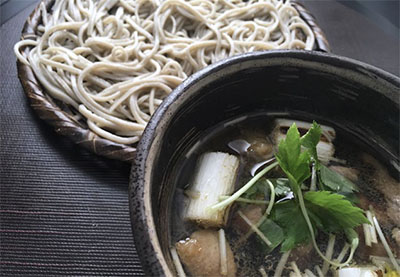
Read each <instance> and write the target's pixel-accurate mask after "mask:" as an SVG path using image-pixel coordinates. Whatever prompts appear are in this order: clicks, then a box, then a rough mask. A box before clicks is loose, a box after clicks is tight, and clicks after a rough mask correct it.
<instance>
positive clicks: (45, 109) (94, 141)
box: [17, 0, 330, 162]
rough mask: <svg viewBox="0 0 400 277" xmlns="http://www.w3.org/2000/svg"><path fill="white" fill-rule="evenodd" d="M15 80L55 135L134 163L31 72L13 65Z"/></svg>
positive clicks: (31, 30)
mask: <svg viewBox="0 0 400 277" xmlns="http://www.w3.org/2000/svg"><path fill="white" fill-rule="evenodd" d="M42 2H43V3H44V4H45V5H46V7H47V10H49V9H50V8H51V6H52V5H53V3H54V0H43V1H42ZM292 5H293V6H294V7H295V8H296V10H297V11H298V12H299V14H300V16H301V17H302V18H303V19H304V20H305V21H306V22H307V23H308V25H309V26H310V27H311V29H312V31H313V33H314V35H315V44H316V48H315V50H318V51H324V52H330V48H329V44H328V41H327V40H326V37H325V34H324V33H323V32H322V30H321V28H319V26H318V25H317V23H316V21H315V18H314V16H313V15H312V14H311V13H310V12H309V11H307V10H306V9H305V8H304V6H302V5H301V4H299V3H298V2H295V1H292ZM39 6H40V4H39V5H38V6H37V7H36V8H35V10H34V11H33V12H32V13H31V15H30V16H29V17H28V19H27V20H26V22H25V25H24V27H23V29H22V37H21V38H22V39H27V38H36V37H37V35H36V29H37V27H38V25H39V24H40V23H41V12H40V9H39ZM28 52H29V46H27V47H25V49H23V53H25V54H26V53H28ZM17 68H18V77H19V79H20V82H21V84H22V86H23V88H24V91H25V93H26V95H27V97H28V98H29V101H30V104H31V107H32V108H33V110H34V111H35V112H36V114H37V115H38V116H39V117H40V118H41V119H42V120H44V121H45V122H47V123H48V124H50V125H51V126H53V127H54V129H55V131H56V132H57V133H58V134H61V135H63V136H67V137H69V138H70V139H71V140H72V141H73V142H75V143H76V144H78V145H80V146H83V147H85V148H86V149H89V150H90V151H92V152H94V153H95V154H98V155H100V156H104V157H107V158H111V159H116V160H121V161H125V162H131V161H132V160H133V159H134V156H135V155H134V153H135V152H136V150H135V148H134V147H132V146H129V145H124V144H120V143H115V142H112V141H109V140H107V139H104V138H101V137H99V136H98V135H97V134H95V133H94V132H92V131H91V130H90V129H89V128H88V126H87V125H86V123H84V122H82V121H77V120H76V119H75V118H74V117H73V115H74V113H73V112H72V110H71V108H70V107H68V105H66V104H64V103H62V102H61V101H58V100H56V99H53V98H51V97H50V96H49V95H48V94H46V92H45V90H44V89H43V87H42V86H41V84H40V83H39V81H38V80H37V79H36V77H35V75H34V73H33V71H32V68H31V67H30V66H27V65H25V64H23V63H21V62H20V61H17Z"/></svg>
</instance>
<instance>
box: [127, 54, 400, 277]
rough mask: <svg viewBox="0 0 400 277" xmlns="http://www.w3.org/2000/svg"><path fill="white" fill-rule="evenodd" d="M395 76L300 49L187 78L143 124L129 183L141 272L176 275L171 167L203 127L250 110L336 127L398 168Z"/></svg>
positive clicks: (234, 61) (241, 59)
mask: <svg viewBox="0 0 400 277" xmlns="http://www.w3.org/2000/svg"><path fill="white" fill-rule="evenodd" d="M399 87H400V81H399V78H397V77H395V76H393V75H391V74H389V73H386V72H384V71H382V70H379V69H377V68H375V67H373V66H370V65H367V64H364V63H361V62H358V61H355V60H351V59H348V58H344V57H340V56H336V55H332V54H324V53H318V52H306V51H292V50H289V51H268V52H254V53H248V54H244V55H240V56H236V57H232V58H229V59H226V60H223V61H221V62H218V63H216V64H214V65H211V66H209V67H206V68H204V69H203V70H201V71H199V72H197V73H196V74H194V75H192V76H191V77H189V78H188V79H187V80H186V81H185V82H183V83H182V84H181V85H180V86H179V87H177V88H176V89H175V90H174V91H173V92H172V93H171V95H169V96H168V97H167V98H166V99H165V100H164V102H163V103H162V104H161V106H160V107H159V108H158V110H157V111H156V113H155V114H154V115H153V117H152V119H151V120H150V122H149V124H148V126H147V128H146V130H145V131H144V134H143V137H142V139H141V141H140V143H139V145H138V148H137V153H136V157H135V160H134V162H133V167H132V171H131V179H130V190H129V197H130V209H131V222H132V228H133V235H134V239H135V245H136V248H137V251H138V253H139V255H140V259H141V261H142V265H143V268H144V270H145V273H146V274H147V275H151V276H161V275H166V276H173V275H176V273H175V269H174V266H173V264H172V260H171V257H170V254H169V245H170V242H169V234H170V231H169V228H168V222H169V218H170V211H171V201H172V196H173V192H174V189H175V188H174V185H173V182H171V181H170V180H173V178H174V176H175V175H176V174H177V172H176V171H177V169H176V165H177V164H178V163H179V161H180V159H182V157H183V156H184V155H185V152H186V151H188V149H190V147H191V146H193V145H194V144H195V143H196V141H198V139H199V138H200V137H201V136H202V135H203V134H204V133H205V132H207V130H209V129H210V128H212V127H213V126H215V125H216V124H218V123H221V122H224V121H227V120H232V119H235V118H240V117H241V116H243V115H246V114H249V113H254V112H261V113H262V112H269V113H278V114H279V113H283V114H291V115H296V116H298V117H300V118H310V119H315V120H317V121H318V122H327V123H329V124H331V125H333V126H338V128H341V129H342V130H344V132H346V133H348V134H350V135H351V136H352V137H353V138H356V139H357V140H358V141H359V143H360V144H362V145H364V146H366V147H369V149H371V151H372V152H376V153H377V155H379V156H380V157H382V158H383V161H384V162H385V163H386V164H387V165H388V166H389V167H390V168H391V169H392V170H395V169H396V166H397V168H398V164H399V126H400V124H399Z"/></svg>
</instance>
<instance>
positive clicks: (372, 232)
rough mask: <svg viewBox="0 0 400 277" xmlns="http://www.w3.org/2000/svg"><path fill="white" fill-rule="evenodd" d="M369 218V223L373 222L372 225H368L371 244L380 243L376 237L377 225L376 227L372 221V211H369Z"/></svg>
mask: <svg viewBox="0 0 400 277" xmlns="http://www.w3.org/2000/svg"><path fill="white" fill-rule="evenodd" d="M366 214H367V218H368V220H369V222H371V225H370V224H368V227H369V230H370V238H371V242H372V243H378V237H377V235H376V231H375V225H374V221H373V219H372V213H371V211H367V212H366Z"/></svg>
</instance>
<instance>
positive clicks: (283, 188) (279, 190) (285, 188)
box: [269, 178, 291, 196]
mask: <svg viewBox="0 0 400 277" xmlns="http://www.w3.org/2000/svg"><path fill="white" fill-rule="evenodd" d="M269 180H270V181H271V183H272V184H273V185H274V188H275V195H276V196H286V195H287V194H288V193H289V192H290V191H291V189H290V184H289V179H287V178H277V179H269Z"/></svg>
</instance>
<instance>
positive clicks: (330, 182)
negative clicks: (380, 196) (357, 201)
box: [320, 165, 358, 193]
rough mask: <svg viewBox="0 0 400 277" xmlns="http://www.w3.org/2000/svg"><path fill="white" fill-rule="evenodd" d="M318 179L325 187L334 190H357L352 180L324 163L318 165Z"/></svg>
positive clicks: (348, 191) (346, 191) (344, 191)
mask: <svg viewBox="0 0 400 277" xmlns="http://www.w3.org/2000/svg"><path fill="white" fill-rule="evenodd" d="M320 179H321V182H322V183H323V184H324V185H325V186H326V187H328V188H330V189H331V190H333V191H335V192H341V193H351V192H354V191H358V189H357V186H356V185H355V184H354V183H353V182H351V181H350V180H348V179H347V178H346V177H344V176H342V175H341V174H339V173H337V172H335V171H333V170H332V169H329V168H328V167H326V166H324V165H320Z"/></svg>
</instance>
